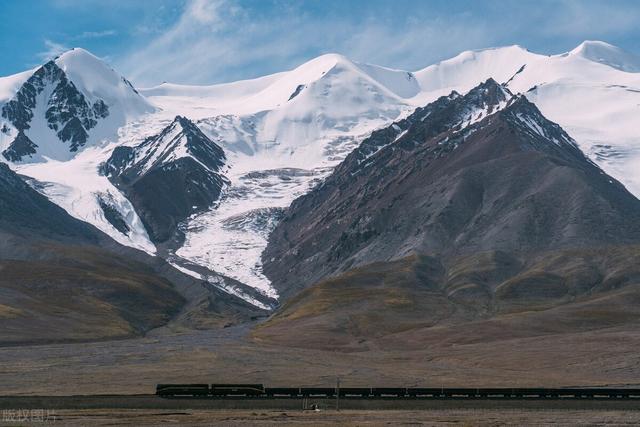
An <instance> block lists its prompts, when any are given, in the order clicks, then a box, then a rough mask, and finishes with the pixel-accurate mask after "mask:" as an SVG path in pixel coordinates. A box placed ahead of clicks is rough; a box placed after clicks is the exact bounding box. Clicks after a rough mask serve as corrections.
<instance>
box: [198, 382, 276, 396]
mask: <svg viewBox="0 0 640 427" xmlns="http://www.w3.org/2000/svg"><path fill="white" fill-rule="evenodd" d="M209 393H210V394H211V395H212V396H261V395H263V394H265V389H264V386H263V385H262V384H211V388H210V389H209Z"/></svg>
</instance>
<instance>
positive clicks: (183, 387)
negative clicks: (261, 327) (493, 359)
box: [156, 384, 640, 399]
mask: <svg viewBox="0 0 640 427" xmlns="http://www.w3.org/2000/svg"><path fill="white" fill-rule="evenodd" d="M156 395H158V396H160V397H167V398H177V397H201V398H216V397H217V398H225V397H228V398H304V397H325V398H334V397H344V398H431V399H444V398H449V399H451V398H454V399H456V398H460V399H463V398H464V399H490V398H496V399H500V398H502V399H554V398H555V399H640V389H632V388H442V387H441V388H421V387H340V388H333V387H275V388H272V387H264V385H262V384H158V385H157V387H156Z"/></svg>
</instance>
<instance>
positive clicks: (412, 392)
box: [407, 387, 445, 398]
mask: <svg viewBox="0 0 640 427" xmlns="http://www.w3.org/2000/svg"><path fill="white" fill-rule="evenodd" d="M407 395H408V396H410V397H431V398H435V397H444V396H445V395H444V389H443V388H428V387H410V388H408V389H407Z"/></svg>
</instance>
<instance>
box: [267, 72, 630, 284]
mask: <svg viewBox="0 0 640 427" xmlns="http://www.w3.org/2000/svg"><path fill="white" fill-rule="evenodd" d="M500 93H502V94H504V97H501V96H496V94H500ZM498 108H502V109H501V110H500V111H498V112H495V111H496V109H498ZM491 113H493V114H491ZM474 121H475V123H473V122H474ZM469 123H471V124H469ZM394 126H396V128H394ZM394 126H392V127H390V128H389V129H387V130H383V131H379V132H376V133H374V134H373V135H372V137H371V138H370V139H369V140H366V141H364V142H363V144H362V147H361V149H359V150H356V151H355V152H354V153H352V154H351V155H350V156H348V157H347V159H346V160H345V161H344V162H343V163H342V164H341V165H340V166H339V167H338V168H337V169H336V170H335V172H334V173H333V174H332V175H331V176H330V177H329V178H328V179H327V180H326V181H325V182H324V183H323V184H322V185H321V186H319V187H318V188H316V189H315V190H313V191H312V192H310V193H309V194H307V195H305V196H303V197H301V198H299V199H297V200H296V201H295V202H294V203H293V204H292V206H291V207H290V209H289V210H288V211H287V213H286V215H285V217H284V219H283V220H282V221H281V222H280V224H279V225H278V226H277V227H276V229H275V231H274V232H273V233H272V235H271V236H270V240H269V245H268V247H267V249H266V251H265V252H264V254H263V261H264V268H265V272H266V274H267V276H268V277H269V278H270V279H271V280H272V281H273V282H274V285H275V286H276V287H278V289H279V291H280V293H281V294H282V295H284V296H285V297H287V296H291V295H293V294H295V293H296V292H297V291H299V290H300V289H302V288H305V287H307V286H309V285H311V284H313V283H315V282H317V281H320V280H323V279H325V278H327V277H331V276H333V275H336V274H339V273H342V272H345V271H347V270H349V269H351V268H354V267H358V266H362V265H366V264H370V263H372V262H384V261H390V260H394V259H399V258H403V257H406V256H409V255H411V254H415V253H418V254H426V255H429V256H431V257H433V258H435V259H438V260H439V262H442V263H444V264H447V263H448V262H449V260H451V259H454V258H457V257H460V256H464V255H473V254H476V253H478V252H485V251H500V252H502V253H505V254H507V255H508V257H509V258H510V259H512V262H513V263H515V264H514V265H512V264H511V263H507V264H506V265H504V266H502V267H500V268H499V269H498V271H496V272H494V273H492V274H493V275H494V276H495V277H494V278H493V279H491V280H492V281H493V282H494V283H496V284H497V283H499V282H501V281H504V280H506V279H508V278H509V277H511V275H512V274H514V271H519V270H518V268H519V265H520V264H519V263H522V262H523V261H524V260H526V259H527V258H528V257H529V256H530V255H533V254H540V253H544V252H546V251H552V250H558V249H572V248H580V249H588V248H597V247H601V246H612V245H613V246H615V245H627V244H638V243H640V201H638V200H637V199H636V198H635V197H634V196H632V195H631V194H630V193H629V192H628V191H627V190H626V189H625V188H624V187H623V186H622V185H621V184H620V183H618V182H617V181H615V180H614V179H613V178H611V177H609V176H607V175H606V174H605V173H604V172H603V171H602V170H600V169H599V168H598V167H597V166H595V165H594V164H593V163H591V162H590V161H589V160H588V159H587V158H586V157H585V156H584V155H583V154H582V153H581V152H580V151H579V149H578V148H577V147H576V145H575V143H574V142H573V140H572V139H571V138H570V137H569V136H568V135H567V134H566V133H565V132H564V131H563V130H562V129H561V128H560V127H559V126H558V125H556V124H555V123H552V122H550V121H548V120H547V119H545V118H544V117H543V116H542V114H541V113H540V111H539V110H538V109H537V108H536V107H535V105H533V104H531V103H530V102H529V101H527V99H526V98H525V97H524V96H516V97H511V95H510V94H508V92H506V90H505V89H503V88H501V87H500V86H499V85H498V84H497V83H495V82H494V81H492V80H489V81H487V82H485V83H484V84H482V85H480V86H479V87H477V88H475V89H474V90H472V91H470V92H469V93H468V94H467V95H465V96H459V95H457V94H455V93H453V94H452V95H450V96H448V97H443V98H440V99H439V100H438V101H436V102H434V103H433V104H430V105H429V106H427V107H425V108H423V109H419V110H418V111H416V112H415V113H414V115H412V116H410V117H409V118H408V119H407V120H406V121H403V122H400V123H399V124H397V125H394ZM372 146H373V147H374V149H371V147H372ZM363 150H366V151H363ZM532 292H535V290H533V291H532Z"/></svg>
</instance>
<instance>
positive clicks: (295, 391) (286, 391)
mask: <svg viewBox="0 0 640 427" xmlns="http://www.w3.org/2000/svg"><path fill="white" fill-rule="evenodd" d="M264 393H265V394H266V395H267V396H272V397H296V396H301V395H302V394H301V393H300V387H267V388H265V389H264Z"/></svg>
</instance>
